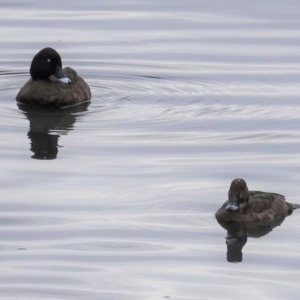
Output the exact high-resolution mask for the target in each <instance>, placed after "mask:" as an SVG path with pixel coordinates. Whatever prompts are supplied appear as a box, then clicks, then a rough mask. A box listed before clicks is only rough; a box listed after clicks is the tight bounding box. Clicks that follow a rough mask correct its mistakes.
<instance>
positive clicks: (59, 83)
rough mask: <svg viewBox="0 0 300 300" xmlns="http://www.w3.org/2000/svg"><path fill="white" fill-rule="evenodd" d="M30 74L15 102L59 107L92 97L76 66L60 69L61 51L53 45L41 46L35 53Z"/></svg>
mask: <svg viewBox="0 0 300 300" xmlns="http://www.w3.org/2000/svg"><path fill="white" fill-rule="evenodd" d="M30 75H31V78H30V79H29V80H28V81H27V82H26V83H25V85H24V86H23V87H22V88H21V90H20V91H19V93H18V95H17V97H16V100H17V101H18V102H21V103H27V104H37V105H42V106H55V107H59V106H69V105H74V104H79V103H82V102H86V101H89V100H90V99H91V91H90V88H89V86H88V84H87V83H86V82H85V81H84V79H83V78H82V77H80V76H79V75H78V74H77V73H76V71H75V70H73V69H71V68H68V67H67V68H64V69H62V62H61V58H60V55H59V54H58V53H57V52H56V51H55V50H54V49H52V48H44V49H42V50H41V51H40V52H39V53H37V54H36V55H35V56H34V58H33V60H32V63H31V67H30Z"/></svg>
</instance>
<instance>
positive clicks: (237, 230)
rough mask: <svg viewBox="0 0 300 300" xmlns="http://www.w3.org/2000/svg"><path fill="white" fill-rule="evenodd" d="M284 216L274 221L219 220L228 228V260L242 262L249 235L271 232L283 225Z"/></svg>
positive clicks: (263, 234)
mask: <svg viewBox="0 0 300 300" xmlns="http://www.w3.org/2000/svg"><path fill="white" fill-rule="evenodd" d="M284 219H285V218H284V217H283V218H280V219H276V220H274V221H273V222H265V223H263V222H260V223H244V222H219V221H218V223H219V224H220V225H221V226H222V227H223V228H225V229H226V230H227V236H226V245H227V261H228V262H242V261H243V253H242V249H243V247H244V246H245V245H246V243H247V240H248V237H252V238H260V237H262V236H265V235H267V234H269V233H270V232H271V231H272V230H273V229H274V228H275V227H277V226H279V225H281V223H282V222H283V221H284Z"/></svg>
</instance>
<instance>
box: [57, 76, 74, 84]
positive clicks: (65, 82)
mask: <svg viewBox="0 0 300 300" xmlns="http://www.w3.org/2000/svg"><path fill="white" fill-rule="evenodd" d="M59 81H61V82H62V83H64V84H70V83H72V81H71V80H70V79H69V78H68V77H62V78H59Z"/></svg>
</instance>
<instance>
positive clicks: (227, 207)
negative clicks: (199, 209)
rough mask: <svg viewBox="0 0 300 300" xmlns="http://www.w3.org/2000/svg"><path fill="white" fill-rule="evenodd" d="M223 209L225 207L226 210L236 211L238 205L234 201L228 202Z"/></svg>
mask: <svg viewBox="0 0 300 300" xmlns="http://www.w3.org/2000/svg"><path fill="white" fill-rule="evenodd" d="M225 209H226V210H227V211H237V210H239V207H238V205H237V204H236V203H229V204H228V205H227V206H226V207H225Z"/></svg>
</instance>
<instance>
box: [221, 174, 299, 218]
mask: <svg viewBox="0 0 300 300" xmlns="http://www.w3.org/2000/svg"><path fill="white" fill-rule="evenodd" d="M299 207H300V206H299V205H297V204H291V203H288V202H286V201H285V197H284V196H283V195H280V194H276V193H266V192H260V191H249V190H248V187H247V184H246V181H245V180H244V179H234V180H233V181H232V182H231V185H230V189H229V191H228V200H227V201H226V202H225V203H224V204H223V205H222V207H221V208H219V210H218V211H217V212H216V218H217V220H218V221H219V222H263V223H267V222H274V221H275V220H277V219H281V218H285V217H286V216H287V215H289V214H291V213H292V212H293V210H294V209H296V208H299Z"/></svg>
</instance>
